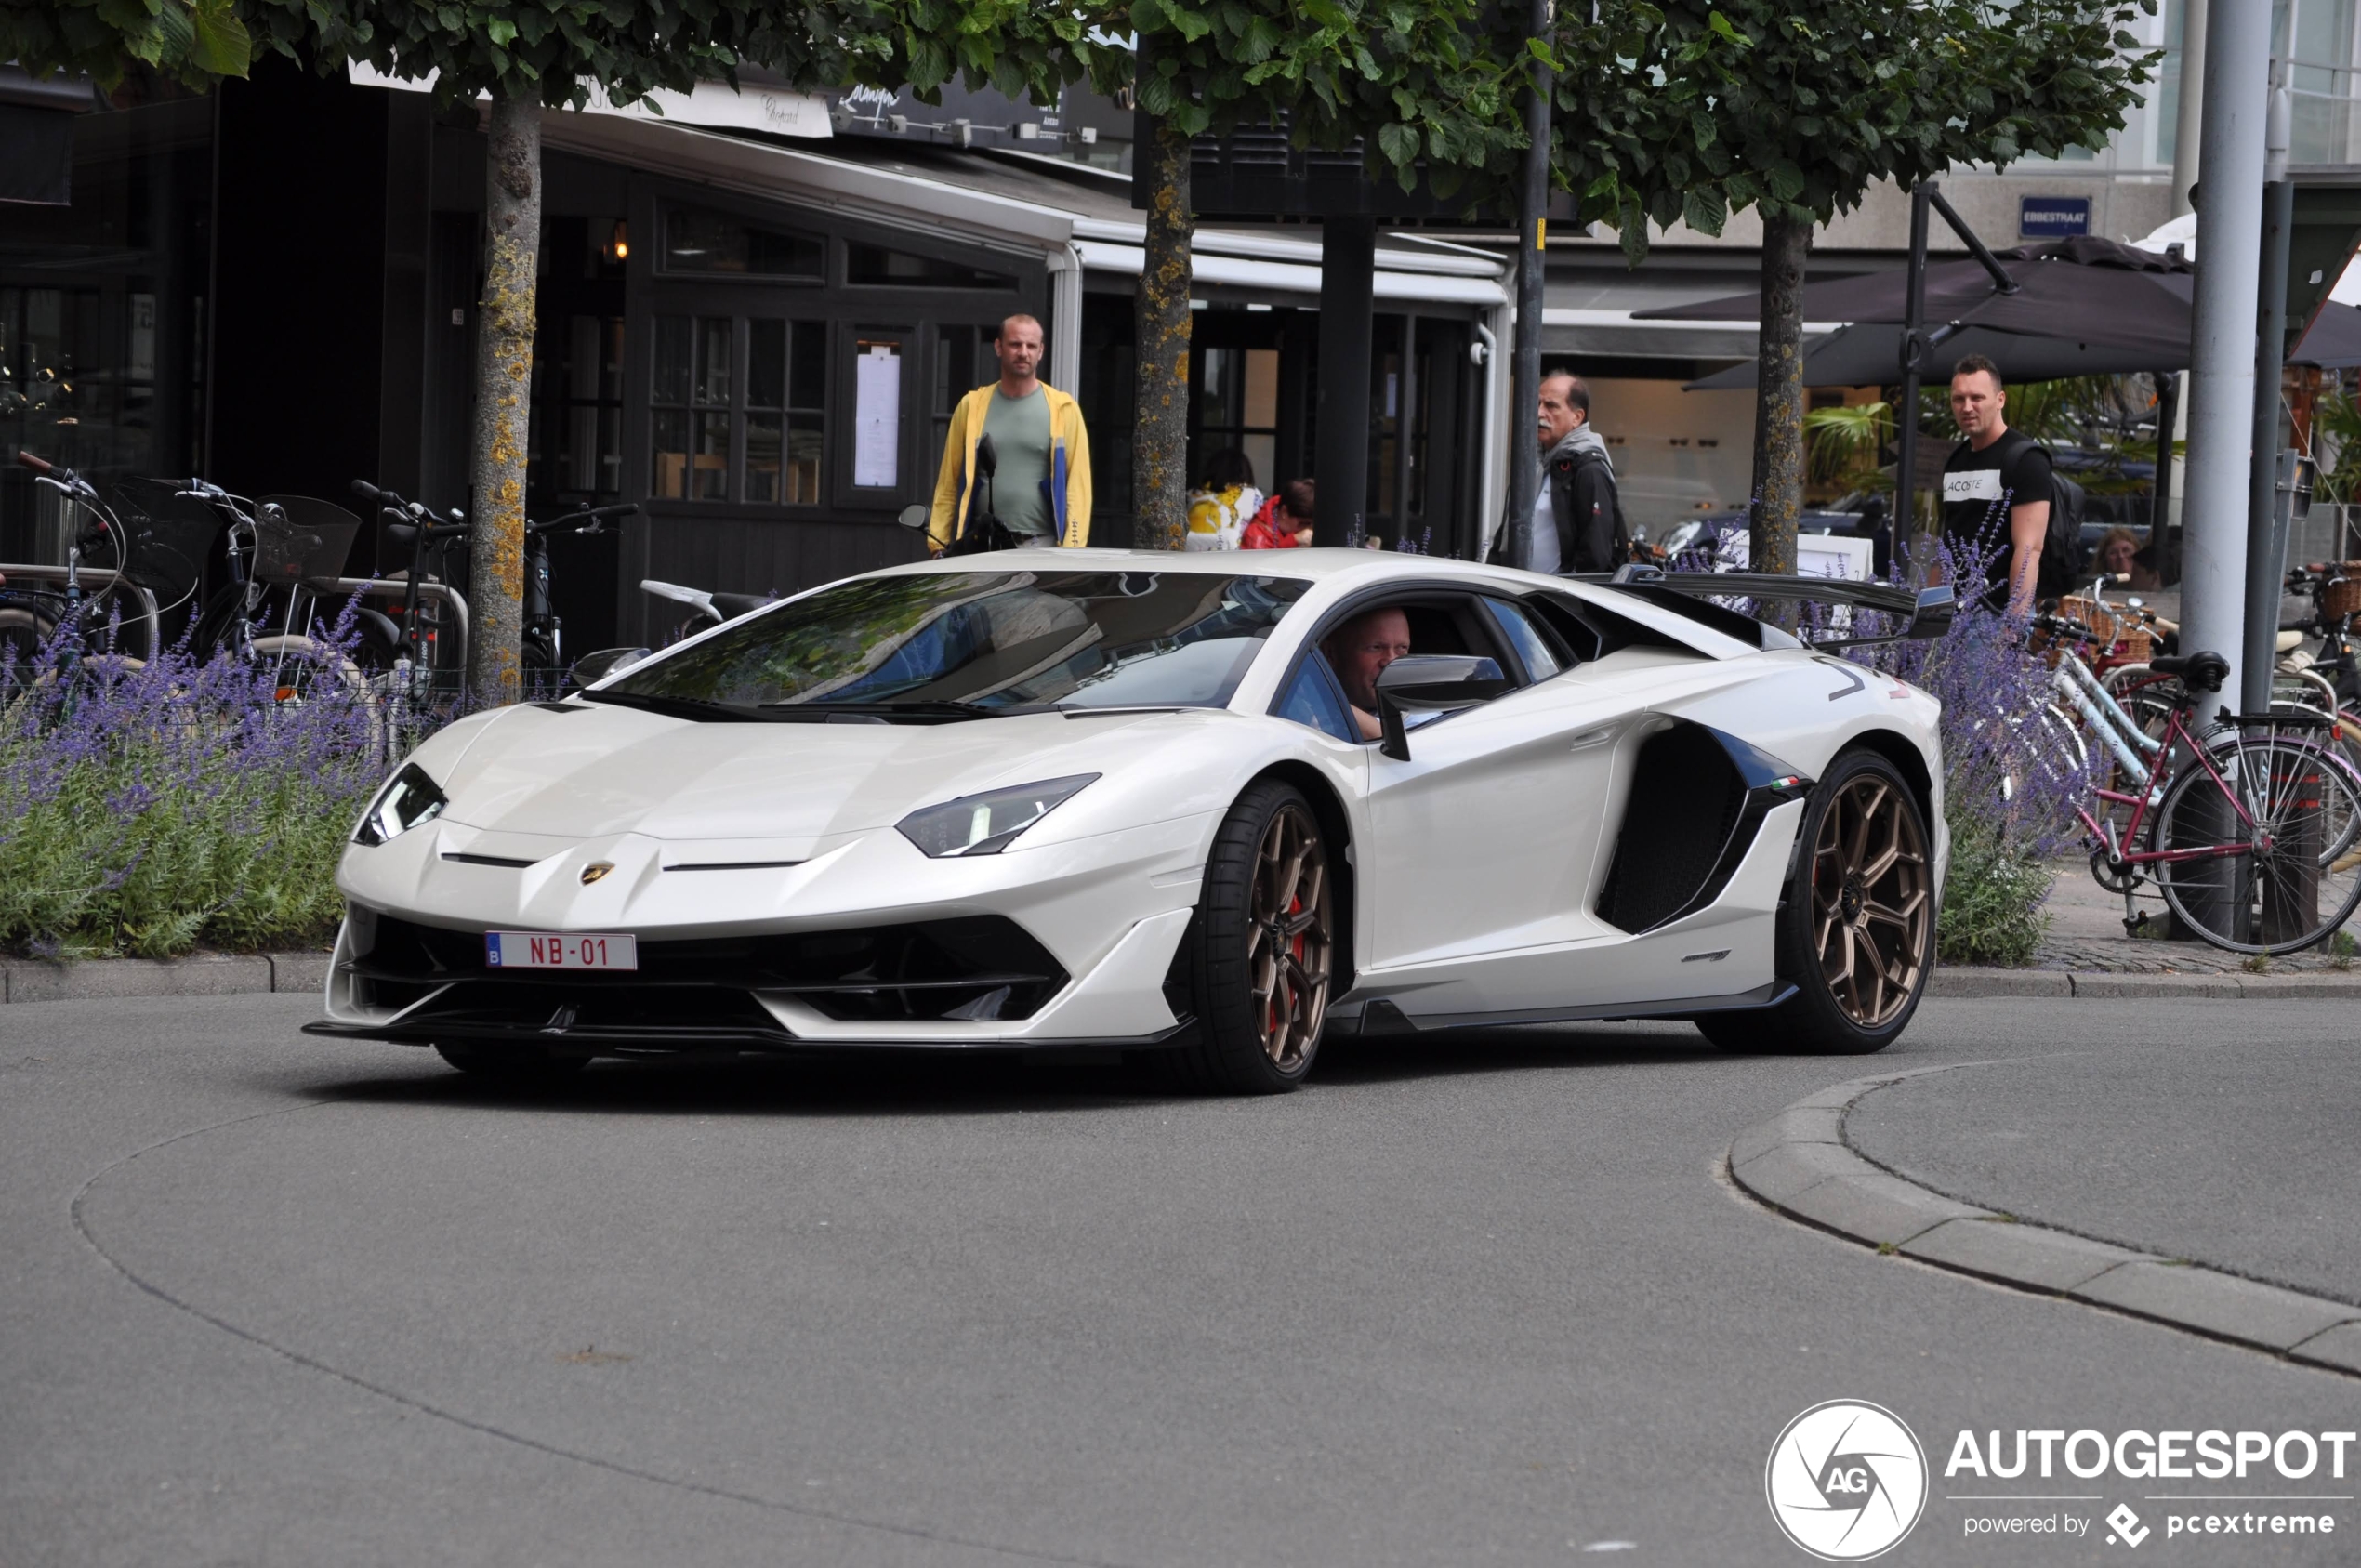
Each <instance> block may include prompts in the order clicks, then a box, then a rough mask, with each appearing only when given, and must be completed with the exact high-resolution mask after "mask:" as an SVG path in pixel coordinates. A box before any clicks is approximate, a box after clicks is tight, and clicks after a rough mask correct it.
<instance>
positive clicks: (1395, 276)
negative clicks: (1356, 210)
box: [1075, 240, 1509, 309]
mask: <svg viewBox="0 0 2361 1568" xmlns="http://www.w3.org/2000/svg"><path fill="white" fill-rule="evenodd" d="M1075 244H1076V246H1077V248H1079V249H1080V250H1081V252H1082V265H1083V267H1084V268H1085V269H1086V270H1089V271H1093V272H1113V273H1115V274H1118V275H1120V276H1123V277H1128V278H1136V277H1138V276H1139V275H1140V273H1141V270H1142V269H1143V268H1144V267H1145V266H1146V265H1147V251H1146V250H1145V249H1144V248H1142V247H1141V246H1139V245H1123V244H1111V243H1109V242H1108V241H1105V240H1079V241H1076V242H1075ZM1189 276H1190V281H1191V282H1193V283H1214V284H1228V285H1230V286H1232V287H1236V288H1251V289H1264V290H1268V291H1270V292H1272V293H1274V294H1300V295H1308V296H1312V298H1313V299H1314V300H1316V299H1318V297H1319V295H1320V269H1319V268H1318V267H1317V266H1306V265H1302V264H1299V263H1289V262H1284V261H1262V260H1258V259H1255V258H1253V257H1240V256H1223V255H1220V254H1219V253H1218V252H1213V251H1209V250H1207V248H1205V247H1204V246H1202V245H1196V246H1192V247H1191V252H1190V257H1189ZM1370 292H1371V293H1372V294H1373V295H1374V296H1376V297H1377V298H1379V299H1391V300H1399V301H1407V302H1410V303H1413V304H1429V305H1478V306H1484V307H1485V308H1487V309H1489V308H1495V307H1498V306H1501V305H1505V304H1507V303H1508V302H1509V295H1508V291H1507V290H1506V289H1504V288H1502V287H1501V286H1500V285H1499V284H1498V283H1495V282H1493V281H1491V280H1489V279H1484V278H1464V277H1457V278H1455V277H1437V276H1435V275H1433V274H1431V273H1424V272H1398V271H1390V270H1386V269H1384V268H1379V269H1378V271H1377V273H1376V276H1375V278H1374V280H1373V282H1372V283H1371V289H1370Z"/></svg>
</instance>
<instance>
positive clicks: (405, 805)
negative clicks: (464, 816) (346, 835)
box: [352, 762, 450, 844]
mask: <svg viewBox="0 0 2361 1568" xmlns="http://www.w3.org/2000/svg"><path fill="white" fill-rule="evenodd" d="M449 804H450V802H449V801H448V800H445V799H444V798H443V796H442V790H441V789H440V788H439V787H437V786H436V784H435V782H434V781H433V780H432V779H430V778H429V777H427V775H426V770H424V769H422V768H420V767H419V766H418V765H417V764H416V763H415V762H408V763H404V764H403V765H402V771H400V772H398V773H396V774H394V775H393V777H392V778H390V779H389V780H387V781H386V786H385V787H384V788H383V789H381V790H379V791H377V797H376V799H375V800H372V801H370V802H369V809H368V810H365V811H363V812H362V813H361V825H360V826H359V827H356V828H354V829H353V830H352V841H353V842H354V843H356V844H382V843H384V842H385V841H386V840H387V839H389V838H391V837H396V836H397V835H400V834H403V833H407V832H409V831H410V830H411V829H412V828H414V827H415V826H417V825H418V824H420V823H422V822H430V821H432V820H433V819H434V818H436V817H438V816H441V815H442V809H443V807H445V806H447V805H449Z"/></svg>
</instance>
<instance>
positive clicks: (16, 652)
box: [0, 452, 163, 687]
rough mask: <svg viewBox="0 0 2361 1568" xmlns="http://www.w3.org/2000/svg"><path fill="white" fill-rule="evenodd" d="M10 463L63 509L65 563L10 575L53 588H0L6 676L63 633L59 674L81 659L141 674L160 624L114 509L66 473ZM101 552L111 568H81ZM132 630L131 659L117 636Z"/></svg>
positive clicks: (22, 456) (36, 463)
mask: <svg viewBox="0 0 2361 1568" xmlns="http://www.w3.org/2000/svg"><path fill="white" fill-rule="evenodd" d="M17 461H18V462H19V463H20V464H21V465H23V466H24V467H25V468H30V469H32V470H33V482H34V483H35V484H36V485H39V486H42V487H44V488H46V489H48V490H52V491H55V492H57V494H59V497H60V498H61V500H62V502H63V504H64V506H65V508H66V510H65V520H66V523H67V528H66V533H65V537H64V540H63V545H62V551H63V554H64V556H65V560H64V562H63V563H62V565H61V566H51V565H47V564H32V565H23V564H20V565H19V566H18V567H17V568H16V570H17V571H18V572H19V573H20V574H23V575H26V576H28V577H29V578H31V579H32V580H34V581H44V582H46V581H47V580H49V579H50V578H51V576H52V575H53V574H54V576H55V579H56V581H57V582H58V584H59V586H58V587H57V588H54V589H52V588H47V587H36V588H29V587H25V586H20V585H9V584H6V583H0V661H5V664H6V665H7V668H8V669H9V670H14V669H15V668H17V667H19V666H20V665H22V666H30V665H31V664H32V663H33V662H34V661H35V660H37V659H39V658H40V657H41V655H42V652H43V651H44V650H45V649H46V648H48V647H49V646H50V645H51V644H52V643H53V642H55V641H57V639H59V635H60V631H61V629H63V630H65V631H68V632H70V633H71V635H70V636H66V637H65V638H64V640H63V641H62V643H61V644H59V659H60V663H61V665H62V666H63V667H67V668H71V667H72V666H73V665H75V664H77V663H79V662H80V661H81V660H82V659H84V658H86V657H107V658H112V659H116V660H120V661H122V662H123V663H124V664H125V667H128V668H135V669H136V668H138V667H141V666H143V665H145V664H146V663H147V661H148V660H150V659H152V658H153V657H154V656H155V654H156V652H157V650H158V648H159V647H161V645H162V639H163V623H162V620H161V617H160V615H159V613H158V611H157V607H156V600H155V595H154V594H153V593H152V592H150V591H149V590H148V589H147V588H145V587H143V586H140V585H139V584H138V582H136V581H135V580H134V579H133V577H132V575H131V573H130V567H131V565H132V562H133V553H132V544H131V539H130V535H129V534H128V533H127V531H126V530H125V528H124V526H123V524H122V522H121V520H119V519H118V518H117V517H116V516H115V512H114V509H113V508H112V507H110V506H109V505H108V504H107V501H106V499H105V497H103V496H101V495H100V494H99V491H98V489H97V487H96V486H94V485H93V484H92V483H91V482H90V481H89V480H88V479H86V478H85V477H84V476H83V475H81V474H78V473H75V472H74V471H73V469H72V468H60V467H59V466H57V465H56V464H53V463H48V462H45V461H44V460H42V459H41V458H39V457H36V456H34V455H33V454H32V453H30V452H20V453H18V454H17ZM101 546H103V547H106V549H107V550H108V552H109V553H110V554H112V557H113V559H114V565H113V566H112V567H99V566H94V565H91V564H90V563H89V560H88V558H89V556H90V554H91V553H92V552H93V551H95V550H96V549H98V548H99V547H101ZM86 577H87V578H89V579H91V581H92V584H93V586H95V591H88V590H86V586H85V582H84V579H85V578H86ZM133 628H144V631H143V633H141V634H139V635H138V641H137V642H136V643H135V644H133V646H136V647H137V648H138V652H137V653H133V652H126V651H125V648H124V646H123V645H122V644H123V640H124V634H125V632H126V631H131V630H133ZM5 679H7V683H8V684H9V685H10V686H12V687H13V686H14V685H15V684H17V682H18V680H19V677H17V676H16V675H14V674H8V675H7V676H6V677H5Z"/></svg>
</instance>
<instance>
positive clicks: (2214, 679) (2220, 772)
mask: <svg viewBox="0 0 2361 1568" xmlns="http://www.w3.org/2000/svg"><path fill="white" fill-rule="evenodd" d="M2149 667H2150V668H2152V669H2153V670H2155V671H2156V672H2157V674H2158V675H2167V676H2177V677H2179V678H2180V680H2181V685H2182V691H2183V697H2182V700H2181V702H2180V704H2179V705H2177V706H2175V707H2174V708H2173V710H2172V712H2171V714H2170V718H2168V719H2167V720H2166V723H2165V730H2164V733H2163V734H2162V735H2161V736H2150V735H2147V734H2144V733H2143V731H2142V727H2141V725H2140V723H2139V722H2138V720H2136V719H2134V718H2132V717H2131V715H2130V714H2129V713H2127V712H2126V711H2125V710H2124V709H2123V707H2122V705H2120V704H2118V703H2117V702H2116V700H2115V699H2114V697H2113V696H2111V695H2110V694H2109V693H2108V692H2106V691H2105V689H2104V687H2102V686H2101V685H2100V684H2099V682H2098V680H2097V679H2096V678H2095V677H2091V675H2090V670H2089V666H2087V665H2083V664H2082V662H2081V661H2080V660H2079V659H2077V658H2075V657H2074V655H2073V654H2072V653H2071V652H2068V653H2067V654H2066V655H2065V657H2064V659H2063V660H2061V662H2060V665H2059V671H2058V680H2057V686H2056V691H2057V692H2058V694H2059V695H2060V696H2062V697H2063V698H2064V699H2065V700H2066V701H2067V702H2068V703H2069V704H2071V705H2073V706H2074V707H2075V708H2076V709H2077V711H2078V712H2080V714H2081V715H2082V718H2083V719H2084V721H2085V722H2086V723H2087V724H2088V725H2089V726H2090V727H2091V730H2092V731H2093V732H2094V733H2095V734H2096V735H2097V737H2098V738H2099V740H2100V741H2101V743H2102V744H2104V745H2105V746H2106V747H2107V749H2108V751H2109V752H2110V753H2111V754H2112V755H2113V756H2114V758H2115V760H2116V763H2117V783H2119V784H2123V785H2126V786H2128V787H2123V788H2115V787H2102V788H2099V789H2097V790H2095V791H2094V792H2093V793H2094V794H2095V795H2096V796H2097V797H2098V800H2099V803H2100V812H2099V813H2095V814H2094V813H2093V812H2092V811H2091V810H2090V809H2089V808H2088V807H2079V806H2078V807H2077V808H2076V815H2077V817H2079V818H2080V819H2081V822H2082V825H2083V826H2084V827H2085V828H2086V829H2087V830H2088V831H2089V832H2090V834H2091V838H2092V840H2093V841H2094V842H2095V844H2096V846H2097V848H2096V849H2095V850H2093V852H2092V854H2091V873H2092V875H2093V876H2097V878H2098V879H2099V883H2100V885H2101V886H2102V887H2104V888H2106V889H2108V890H2109V891H2110V892H2119V893H2121V894H2123V895H2124V903H2125V908H2126V910H2127V911H2129V910H2130V902H2131V894H2132V891H2133V889H2136V888H2137V887H2139V885H2140V884H2141V883H2142V882H2154V883H2155V884H2156V886H2157V890H2158V891H2159V892H2161V893H2162V894H2163V895H2164V900H2165V903H2167V904H2169V905H2170V907H2171V910H2172V913H2173V916H2174V917H2175V918H2176V919H2178V920H2179V921H2180V922H2181V923H2182V924H2183V926H2185V927H2186V928H2187V929H2190V930H2191V931H2194V932H2195V933H2196V934H2197V935H2198V936H2200V937H2202V938H2204V939H2205V940H2206V941H2207V942H2211V943H2212V944H2213V945H2214V946H2216V947H2220V948H2224V949H2226V950H2228V951H2230V952H2233V953H2261V954H2280V953H2293V952H2296V951H2297V950H2299V949H2301V948H2305V947H2310V946H2312V945H2313V944H2315V942H2325V941H2327V940H2328V937H2329V935H2330V934H2332V933H2333V932H2334V931H2336V929H2338V928H2339V927H2341V926H2342V925H2343V924H2344V922H2345V921H2346V920H2347V919H2348V918H2349V917H2351V916H2352V914H2353V911H2354V906H2355V905H2356V904H2361V772H2356V771H2354V767H2353V765H2352V764H2351V763H2349V762H2347V761H2346V760H2345V759H2344V758H2343V756H2342V755H2341V753H2339V752H2338V751H2337V749H2336V747H2335V744H2334V737H2333V736H2332V735H2331V734H2330V732H2329V731H2328V719H2327V718H2325V716H2322V717H2315V716H2312V715H2309V714H2306V713H2303V712H2301V711H2289V710H2288V709H2285V708H2282V709H2281V710H2280V711H2278V712H2275V713H2272V714H2268V715H2243V716H2235V717H2234V716H2232V715H2230V714H2229V713H2228V712H2227V711H2226V710H2225V711H2224V712H2223V716H2222V717H2223V721H2224V722H2225V723H2227V724H2229V725H2231V726H2232V729H2233V732H2232V733H2231V734H2230V735H2228V736H2227V737H2224V738H2218V739H2215V740H2212V741H2207V740H2204V739H2201V738H2200V737H2199V735H2198V734H2197V732H2196V731H2195V730H2193V729H2192V728H2191V727H2190V723H2189V719H2190V716H2191V715H2192V714H2193V713H2194V712H2195V711H2196V708H2197V705H2199V704H2200V703H2201V702H2203V701H2205V700H2206V698H2207V697H2208V696H2209V695H2211V694H2212V693H2215V692H2220V691H2221V690H2222V683H2223V680H2224V679H2227V678H2228V676H2229V673H2230V665H2229V661H2227V660H2226V659H2224V658H2223V657H2222V656H2221V655H2220V654H2219V653H2210V652H2197V653H2185V654H2182V655H2179V656H2177V657H2166V658H2159V659H2155V660H2152V661H2151V662H2150V665H2149ZM2077 674H2078V675H2079V676H2080V677H2081V678H2082V679H2077Z"/></svg>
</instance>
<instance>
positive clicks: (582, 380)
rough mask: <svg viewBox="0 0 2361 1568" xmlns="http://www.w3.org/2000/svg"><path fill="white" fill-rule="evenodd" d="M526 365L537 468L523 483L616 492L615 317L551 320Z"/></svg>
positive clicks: (618, 400)
mask: <svg viewBox="0 0 2361 1568" xmlns="http://www.w3.org/2000/svg"><path fill="white" fill-rule="evenodd" d="M533 371H534V386H535V397H534V428H533V435H534V451H533V462H534V466H535V468H536V470H538V471H536V472H535V473H534V475H533V477H532V479H531V481H529V484H528V489H530V490H531V491H532V493H533V494H535V495H543V494H547V495H555V496H565V497H575V496H585V497H588V496H604V495H620V494H623V318H622V317H621V316H593V315H569V316H566V317H563V318H562V319H561V322H560V323H551V325H550V326H549V328H548V329H547V330H545V331H544V332H543V334H542V335H541V338H540V340H539V342H538V344H537V345H536V349H535V352H534V362H533ZM544 441H547V447H546V449H545V447H544V445H543V442H544ZM543 465H547V467H546V468H543Z"/></svg>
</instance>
